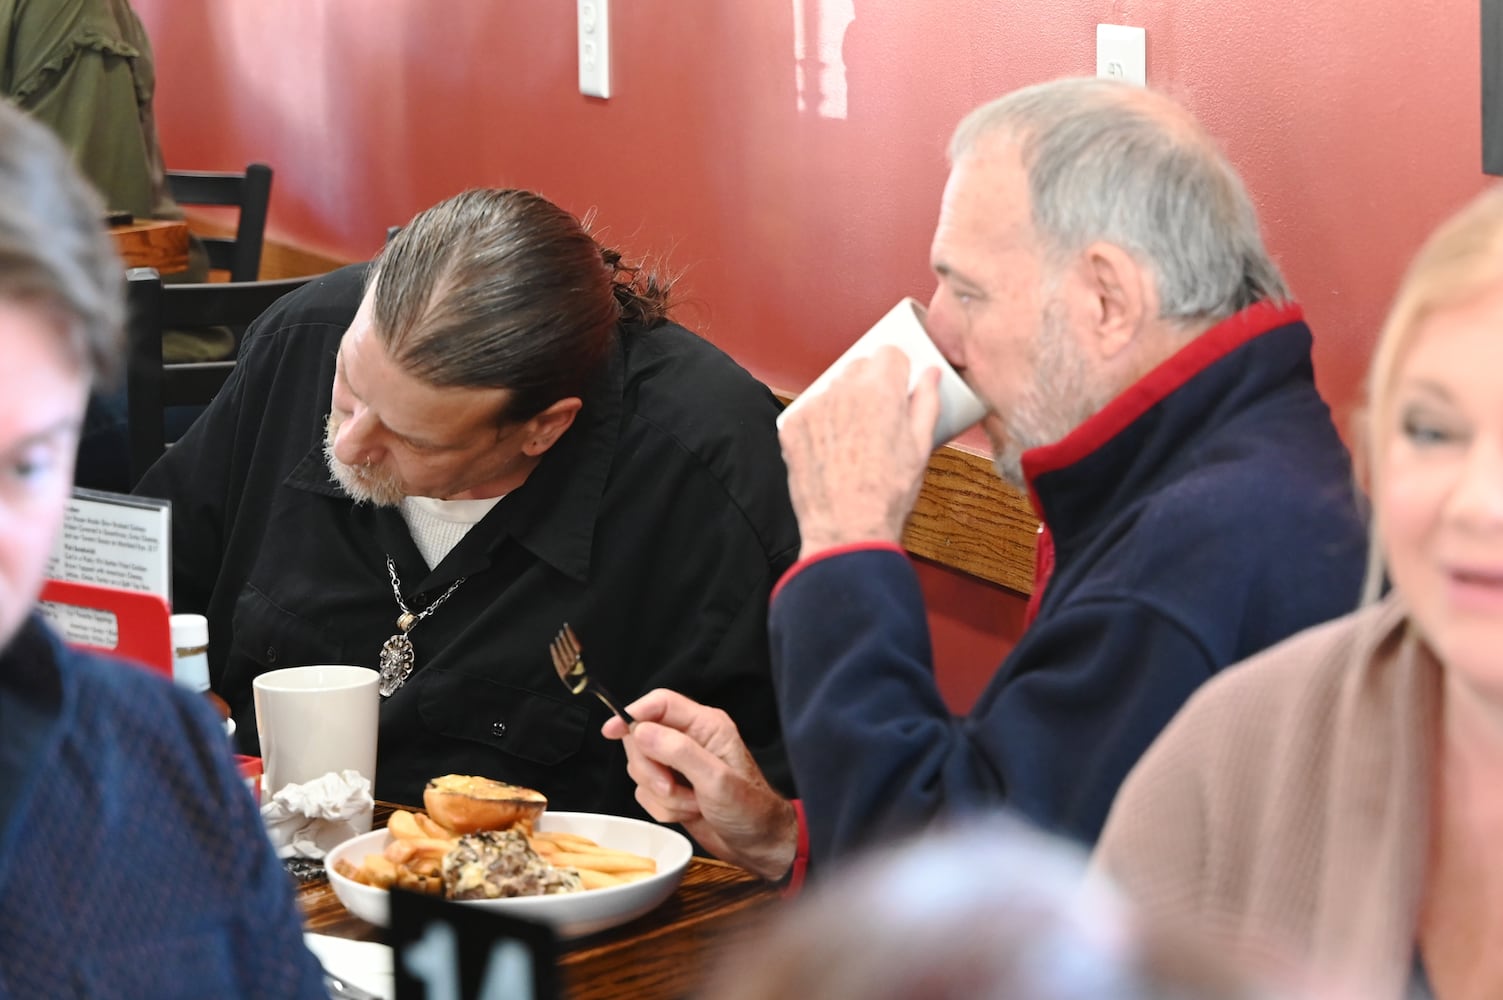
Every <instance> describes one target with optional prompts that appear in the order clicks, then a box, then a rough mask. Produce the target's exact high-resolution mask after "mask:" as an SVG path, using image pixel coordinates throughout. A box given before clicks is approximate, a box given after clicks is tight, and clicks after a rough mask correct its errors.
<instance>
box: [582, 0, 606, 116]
mask: <svg viewBox="0 0 1503 1000" xmlns="http://www.w3.org/2000/svg"><path fill="white" fill-rule="evenodd" d="M579 92H580V93H581V94H584V95H585V96H586V97H610V96H611V4H610V0H579Z"/></svg>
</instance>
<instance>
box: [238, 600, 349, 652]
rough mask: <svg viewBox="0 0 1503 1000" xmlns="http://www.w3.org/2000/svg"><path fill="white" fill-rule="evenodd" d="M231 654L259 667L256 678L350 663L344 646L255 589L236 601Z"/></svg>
mask: <svg viewBox="0 0 1503 1000" xmlns="http://www.w3.org/2000/svg"><path fill="white" fill-rule="evenodd" d="M232 628H233V633H232V636H231V639H230V652H231V656H232V658H233V659H236V660H248V661H250V662H251V663H253V664H255V665H256V668H257V669H255V670H253V671H252V673H253V674H259V673H264V672H265V671H267V670H279V669H281V668H282V667H305V666H309V665H314V664H324V663H348V662H350V661H348V660H346V659H345V658H344V646H343V644H342V643H340V642H339V641H338V640H337V639H335V638H334V637H332V636H331V635H329V634H328V633H327V632H325V631H324V630H323V629H321V628H319V627H318V626H317V625H315V624H314V623H313V622H311V621H309V620H307V619H306V618H302V617H300V616H298V615H295V614H293V613H292V612H290V611H288V610H287V609H285V608H283V607H281V606H279V605H278V604H277V603H276V602H274V601H273V600H271V598H269V597H267V596H266V595H265V594H263V593H262V592H261V591H259V590H257V589H256V587H255V586H253V585H252V586H247V587H246V588H245V589H244V590H243V591H241V592H240V597H239V598H238V599H237V600H236V601H235V615H234V618H233V625H232Z"/></svg>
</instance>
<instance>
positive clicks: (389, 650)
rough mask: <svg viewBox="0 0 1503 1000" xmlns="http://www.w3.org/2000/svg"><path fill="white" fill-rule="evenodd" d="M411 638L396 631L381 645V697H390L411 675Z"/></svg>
mask: <svg viewBox="0 0 1503 1000" xmlns="http://www.w3.org/2000/svg"><path fill="white" fill-rule="evenodd" d="M413 660H414V657H413V654H412V640H411V639H409V638H407V633H406V632H398V633H397V634H396V635H394V636H392V637H391V638H390V639H387V640H386V642H384V643H383V644H382V645H381V697H383V698H390V697H391V696H392V695H394V694H396V692H397V688H399V687H401V686H402V685H403V684H405V683H407V678H408V677H410V676H411V675H412V664H413Z"/></svg>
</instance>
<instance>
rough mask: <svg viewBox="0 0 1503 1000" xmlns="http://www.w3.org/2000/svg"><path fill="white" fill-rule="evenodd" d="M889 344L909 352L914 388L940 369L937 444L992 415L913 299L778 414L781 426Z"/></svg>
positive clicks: (910, 384) (881, 321)
mask: <svg viewBox="0 0 1503 1000" xmlns="http://www.w3.org/2000/svg"><path fill="white" fill-rule="evenodd" d="M889 345H890V346H893V347H896V348H898V349H899V350H901V351H902V352H903V353H904V354H906V355H907V356H908V388H909V390H912V389H913V386H914V385H915V384H916V383H917V382H918V379H919V376H920V375H922V374H923V373H924V372H925V371H926V370H927V369H930V368H938V369H939V421H938V422H937V423H936V424H935V425H934V447H936V448H938V447H939V446H940V445H942V444H944V443H945V442H946V441H949V440H950V439H951V438H953V437H954V436H955V435H957V434H959V433H960V432H961V431H963V430H965V429H966V428H967V427H970V426H971V425H972V424H974V423H976V422H977V421H979V420H980V419H981V418H982V417H983V416H985V415H986V404H985V403H983V402H982V401H981V399H980V398H979V397H978V396H977V395H976V394H975V393H974V392H972V391H971V388H970V386H968V385H966V384H965V382H964V381H963V380H962V379H961V377H960V376H959V375H958V374H956V372H955V369H954V368H951V367H950V363H949V362H948V361H946V360H945V358H944V355H942V354H940V353H939V348H937V347H935V346H934V341H932V340H930V339H929V334H928V333H927V332H926V331H925V330H924V307H923V306H922V305H920V304H919V303H918V302H917V301H916V300H914V299H911V298H907V299H904V300H902V301H901V302H899V303H898V304H897V305H895V306H893V307H892V308H891V309H890V310H888V312H887V315H885V316H883V317H882V318H881V319H879V320H877V322H876V324H875V325H874V326H873V327H872V328H871V329H870V330H868V331H866V333H864V334H862V336H861V339H860V340H858V341H856V342H855V343H854V344H852V345H851V346H850V347H849V348H847V349H846V352H845V353H844V354H842V355H841V356H840V357H838V358H836V359H835V363H834V364H832V365H830V367H829V368H826V369H825V371H824V373H823V374H821V375H820V376H819V378H817V379H815V380H814V382H813V383H812V384H811V385H810V386H809V388H807V389H805V390H804V391H803V392H802V393H800V394H799V395H798V397H797V398H796V399H794V401H793V402H791V403H789V404H788V408H787V409H786V410H784V411H783V412H782V414H781V415H779V417H778V426H780V427H781V426H782V424H783V418H784V417H786V416H787V415H788V414H790V413H792V412H794V411H795V410H797V409H798V407H799V404H800V403H802V402H803V401H804V400H805V399H807V398H809V397H811V396H816V395H818V394H819V393H821V392H823V391H824V390H825V389H826V388H828V387H829V385H830V383H831V382H833V381H834V380H835V377H836V376H837V375H839V374H840V372H841V371H842V370H843V369H844V368H845V366H846V365H848V364H850V363H851V362H852V361H853V360H855V359H856V358H864V357H866V356H867V355H869V354H872V353H874V352H875V351H876V350H877V348H879V347H884V346H889Z"/></svg>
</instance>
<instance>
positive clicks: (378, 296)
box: [366, 188, 668, 423]
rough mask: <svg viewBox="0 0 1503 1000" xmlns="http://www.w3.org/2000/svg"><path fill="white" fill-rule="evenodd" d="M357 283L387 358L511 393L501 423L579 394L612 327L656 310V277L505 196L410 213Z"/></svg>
mask: <svg viewBox="0 0 1503 1000" xmlns="http://www.w3.org/2000/svg"><path fill="white" fill-rule="evenodd" d="M366 280H367V286H368V287H370V288H374V291H375V301H374V312H373V315H372V319H373V327H374V330H375V333H376V335H377V337H379V338H380V339H381V342H382V343H383V344H384V345H385V347H386V349H387V351H388V352H389V353H390V354H391V356H392V358H393V359H394V360H395V361H396V362H397V363H398V364H399V365H401V366H402V367H403V368H405V369H406V370H408V371H409V372H411V373H412V374H414V375H416V376H417V377H419V378H422V379H424V380H426V381H427V382H429V383H431V384H433V385H439V386H478V387H486V388H501V389H508V390H511V397H510V399H509V400H508V403H507V406H506V408H505V411H504V412H503V413H501V414H499V415H498V419H499V420H500V421H501V422H503V423H505V422H509V421H520V420H527V419H529V418H531V417H533V416H535V415H537V414H538V413H540V412H542V411H543V410H544V409H546V408H547V407H549V406H551V405H552V404H553V403H555V402H557V401H558V400H560V399H564V398H566V397H569V396H578V395H581V394H582V393H583V392H584V389H585V387H586V386H587V385H588V383H589V381H590V379H591V378H593V377H594V375H595V373H596V371H597V370H598V369H599V368H600V366H601V365H602V364H603V363H604V361H605V358H606V353H607V352H608V351H609V350H610V347H611V344H612V343H613V342H614V340H613V333H614V331H615V329H616V326H617V324H618V323H624V324H627V325H632V326H635V327H639V328H650V327H652V326H654V325H656V324H657V323H659V322H661V321H662V320H663V319H664V318H665V314H666V311H667V306H668V283H667V282H666V281H662V280H660V279H659V278H658V277H657V276H656V275H655V274H651V273H646V272H643V271H641V270H640V269H639V268H636V267H631V266H628V265H626V264H624V263H623V262H622V258H621V255H620V254H619V253H618V252H616V251H614V250H610V249H607V248H604V247H601V246H600V245H599V244H598V243H596V242H595V240H594V238H592V237H591V236H590V234H589V233H588V232H587V231H586V230H585V228H584V226H583V225H582V224H581V223H580V222H579V220H578V219H576V218H574V216H572V215H570V214H569V213H568V212H566V211H564V210H563V209H562V208H559V207H558V206H557V205H554V204H553V203H552V202H550V201H548V200H547V199H545V198H543V197H542V196H540V195H536V194H532V193H531V192H527V191H517V190H504V189H492V188H486V189H476V190H471V191H465V192H463V193H462V194H458V195H455V196H454V197H452V198H449V199H447V200H445V201H442V202H440V203H439V204H437V205H435V206H433V207H432V208H430V209H428V210H427V211H424V212H422V213H421V214H419V215H418V216H417V217H416V218H415V219H413V220H412V222H411V223H409V224H408V225H407V226H405V227H403V229H402V230H401V231H400V232H399V233H397V234H396V236H394V237H393V238H392V240H391V241H390V242H389V243H387V244H386V246H385V247H384V248H383V249H382V251H381V253H380V255H379V256H378V257H377V258H376V260H375V262H374V264H373V265H372V267H371V271H370V274H369V275H368V276H367V279H366Z"/></svg>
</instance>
